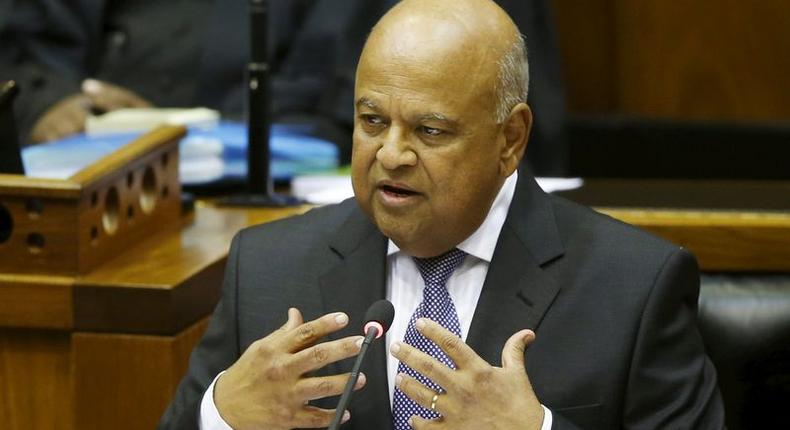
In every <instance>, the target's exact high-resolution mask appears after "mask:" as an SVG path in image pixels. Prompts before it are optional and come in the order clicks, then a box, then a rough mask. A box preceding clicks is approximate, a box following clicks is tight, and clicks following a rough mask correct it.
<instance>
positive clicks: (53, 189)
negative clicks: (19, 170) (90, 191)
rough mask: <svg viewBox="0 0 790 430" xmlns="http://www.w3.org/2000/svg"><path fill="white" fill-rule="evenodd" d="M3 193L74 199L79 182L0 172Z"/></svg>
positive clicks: (78, 193)
mask: <svg viewBox="0 0 790 430" xmlns="http://www.w3.org/2000/svg"><path fill="white" fill-rule="evenodd" d="M0 184H2V190H3V193H4V194H25V195H28V196H33V197H54V198H63V199H74V198H77V197H79V195H80V192H81V191H82V187H80V184H77V183H75V182H69V181H61V180H57V179H38V178H28V177H27V176H23V175H5V174H0Z"/></svg>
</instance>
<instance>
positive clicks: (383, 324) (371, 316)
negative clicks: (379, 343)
mask: <svg viewBox="0 0 790 430" xmlns="http://www.w3.org/2000/svg"><path fill="white" fill-rule="evenodd" d="M393 318H395V307H394V306H392V303H390V301H389V300H379V301H377V302H375V303H373V304H372V305H370V307H369V308H368V311H367V312H366V313H365V328H364V329H363V331H364V333H365V334H367V332H368V330H370V328H372V327H376V329H378V333H376V339H378V338H380V337H381V336H383V335H384V333H386V332H387V330H389V329H390V326H391V325H392V319H393Z"/></svg>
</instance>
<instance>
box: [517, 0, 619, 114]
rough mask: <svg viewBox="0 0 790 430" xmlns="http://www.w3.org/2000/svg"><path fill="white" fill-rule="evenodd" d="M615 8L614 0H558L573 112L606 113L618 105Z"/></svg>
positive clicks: (560, 37) (558, 17)
mask: <svg viewBox="0 0 790 430" xmlns="http://www.w3.org/2000/svg"><path fill="white" fill-rule="evenodd" d="M613 7H614V5H613V3H612V0H588V1H581V2H580V1H577V0H554V10H555V11H556V13H555V15H556V22H557V35H558V38H559V44H560V51H561V58H562V65H563V75H564V77H565V85H566V94H567V98H568V100H567V103H568V108H569V109H570V110H571V111H572V112H595V113H602V112H610V111H613V110H614V109H615V108H616V107H617V106H616V103H617V94H616V93H615V91H616V86H617V83H616V82H615V81H616V79H617V57H616V56H615V54H616V49H615V41H616V39H615V36H616V35H615V28H614V25H613V24H614V9H613ZM527 42H529V41H527Z"/></svg>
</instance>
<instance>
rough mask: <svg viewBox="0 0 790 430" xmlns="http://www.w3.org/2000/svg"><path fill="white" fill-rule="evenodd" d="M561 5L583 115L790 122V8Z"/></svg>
mask: <svg viewBox="0 0 790 430" xmlns="http://www.w3.org/2000/svg"><path fill="white" fill-rule="evenodd" d="M554 6H555V10H556V11H557V13H556V16H557V29H558V35H559V41H560V47H561V49H562V59H563V63H564V66H565V67H564V75H565V78H566V87H567V96H568V106H569V108H570V110H571V111H573V112H584V113H610V112H618V113H625V114H633V115H642V116H648V117H659V118H668V119H709V120H743V121H764V120H765V121H775V120H778V121H786V120H788V118H790V85H787V76H790V25H787V18H788V17H789V16H790V2H787V1H784V0H764V1H759V2H743V1H736V0H698V1H690V2H689V1H665V0H642V1H633V0H592V1H586V2H578V1H572V0H554Z"/></svg>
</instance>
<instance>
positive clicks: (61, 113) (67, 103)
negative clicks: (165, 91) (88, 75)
mask: <svg viewBox="0 0 790 430" xmlns="http://www.w3.org/2000/svg"><path fill="white" fill-rule="evenodd" d="M151 106H152V105H151V103H150V102H148V101H147V100H145V99H144V98H142V97H140V96H139V95H137V94H135V93H134V92H133V91H131V90H129V89H126V88H122V87H120V86H118V85H113V84H111V83H109V82H103V81H98V80H95V79H86V80H84V81H83V82H82V92H80V93H76V94H72V95H70V96H68V97H64V98H63V99H61V100H60V101H58V102H57V103H55V104H54V105H52V107H50V108H49V109H47V110H46V112H44V114H43V115H41V117H40V118H39V119H38V121H36V123H35V124H34V125H33V130H31V132H30V141H31V142H33V143H41V142H49V141H51V140H57V139H62V138H64V137H68V136H71V135H72V134H76V133H80V132H82V131H85V121H86V120H87V118H88V114H89V113H90V111H91V110H94V111H96V112H111V111H114V110H118V109H123V108H146V107H151Z"/></svg>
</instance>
